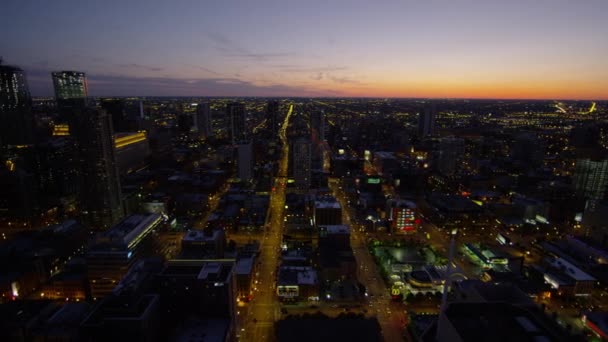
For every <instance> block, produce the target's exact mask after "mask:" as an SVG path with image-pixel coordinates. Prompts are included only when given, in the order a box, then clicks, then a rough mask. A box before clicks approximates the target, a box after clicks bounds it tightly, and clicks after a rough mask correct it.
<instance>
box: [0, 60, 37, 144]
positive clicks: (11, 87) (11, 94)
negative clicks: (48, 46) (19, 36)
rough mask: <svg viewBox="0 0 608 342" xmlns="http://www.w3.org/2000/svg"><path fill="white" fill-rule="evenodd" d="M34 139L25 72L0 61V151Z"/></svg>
mask: <svg viewBox="0 0 608 342" xmlns="http://www.w3.org/2000/svg"><path fill="white" fill-rule="evenodd" d="M32 141H33V116H32V112H31V98H30V92H29V88H28V86H27V81H26V78H25V73H24V72H23V70H21V69H20V68H18V67H14V66H9V65H3V64H1V61H0V152H1V149H2V147H4V146H7V145H27V144H31V143H32Z"/></svg>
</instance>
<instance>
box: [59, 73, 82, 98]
mask: <svg viewBox="0 0 608 342" xmlns="http://www.w3.org/2000/svg"><path fill="white" fill-rule="evenodd" d="M52 76H53V87H54V88H55V99H56V100H57V101H60V100H69V99H81V98H85V97H87V96H89V90H88V86H87V79H86V76H85V74H84V72H79V71H57V72H53V73H52Z"/></svg>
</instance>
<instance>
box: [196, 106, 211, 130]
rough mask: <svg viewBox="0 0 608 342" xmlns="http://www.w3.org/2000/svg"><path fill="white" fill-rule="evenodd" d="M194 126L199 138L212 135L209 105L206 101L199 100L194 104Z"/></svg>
mask: <svg viewBox="0 0 608 342" xmlns="http://www.w3.org/2000/svg"><path fill="white" fill-rule="evenodd" d="M194 127H195V128H196V130H197V131H198V135H199V137H201V138H209V137H211V136H213V130H212V128H211V107H210V106H209V103H208V102H201V103H199V104H198V105H197V106H196V114H195V116H194Z"/></svg>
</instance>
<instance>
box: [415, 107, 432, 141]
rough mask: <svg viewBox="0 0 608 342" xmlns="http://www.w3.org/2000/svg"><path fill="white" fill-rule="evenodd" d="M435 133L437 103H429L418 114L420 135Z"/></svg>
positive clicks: (425, 135) (422, 136)
mask: <svg viewBox="0 0 608 342" xmlns="http://www.w3.org/2000/svg"><path fill="white" fill-rule="evenodd" d="M434 133H435V105H434V104H429V105H427V106H426V107H425V108H424V112H422V113H420V114H419V115H418V135H419V136H420V137H421V138H424V137H427V136H429V135H433V134H434Z"/></svg>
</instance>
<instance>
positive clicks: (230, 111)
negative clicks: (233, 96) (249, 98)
mask: <svg viewBox="0 0 608 342" xmlns="http://www.w3.org/2000/svg"><path fill="white" fill-rule="evenodd" d="M226 114H227V115H228V116H229V117H230V121H229V122H230V127H229V131H230V141H231V142H232V144H233V145H235V144H237V143H238V142H239V141H244V140H247V132H246V121H245V105H244V104H242V103H239V102H232V103H229V104H228V105H227V106H226Z"/></svg>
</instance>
